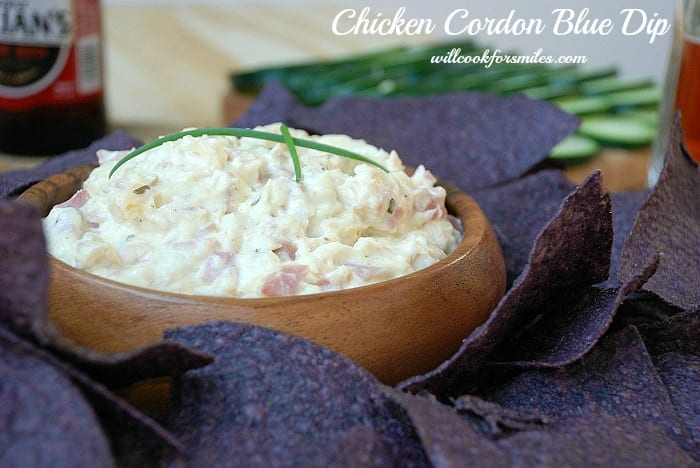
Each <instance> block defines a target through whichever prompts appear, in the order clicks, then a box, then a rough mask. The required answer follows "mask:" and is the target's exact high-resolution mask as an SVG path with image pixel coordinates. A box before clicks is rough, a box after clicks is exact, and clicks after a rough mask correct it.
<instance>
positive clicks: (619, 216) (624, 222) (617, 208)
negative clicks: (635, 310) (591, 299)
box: [605, 189, 650, 287]
mask: <svg viewBox="0 0 700 468" xmlns="http://www.w3.org/2000/svg"><path fill="white" fill-rule="evenodd" d="M649 193H650V190H648V189H647V190H640V191H637V192H617V193H613V194H611V195H610V197H611V198H612V210H613V231H614V237H613V247H612V254H611V260H610V278H608V281H607V282H606V283H605V286H606V287H616V286H620V281H619V279H618V278H617V265H618V263H619V262H620V254H621V253H622V249H623V247H624V245H625V241H626V240H627V237H628V236H629V234H630V231H631V230H632V224H633V223H634V220H635V218H636V217H637V213H638V212H639V209H640V208H641V206H642V204H643V203H644V202H645V201H646V199H647V198H649Z"/></svg>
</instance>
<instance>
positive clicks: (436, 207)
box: [413, 190, 447, 220]
mask: <svg viewBox="0 0 700 468" xmlns="http://www.w3.org/2000/svg"><path fill="white" fill-rule="evenodd" d="M422 194H425V195H426V196H427V202H426V198H425V197H416V202H414V205H413V206H414V209H415V210H416V212H418V213H430V218H429V219H430V220H436V219H442V218H444V217H445V216H447V210H446V209H445V206H444V205H443V203H442V198H441V197H440V196H439V195H438V194H436V193H434V192H433V191H430V190H423V193H422Z"/></svg>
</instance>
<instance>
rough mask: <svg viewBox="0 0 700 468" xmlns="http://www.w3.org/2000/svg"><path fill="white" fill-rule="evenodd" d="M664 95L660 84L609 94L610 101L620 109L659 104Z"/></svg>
mask: <svg viewBox="0 0 700 468" xmlns="http://www.w3.org/2000/svg"><path fill="white" fill-rule="evenodd" d="M662 97H663V90H662V89H661V87H660V86H649V87H647V88H641V89H635V90H633V91H620V92H617V93H611V94H608V99H609V100H610V103H611V104H612V105H613V107H615V108H618V109H619V108H637V107H644V106H653V105H658V104H659V102H661V98H662Z"/></svg>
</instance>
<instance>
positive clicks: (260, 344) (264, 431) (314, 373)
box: [166, 322, 426, 466]
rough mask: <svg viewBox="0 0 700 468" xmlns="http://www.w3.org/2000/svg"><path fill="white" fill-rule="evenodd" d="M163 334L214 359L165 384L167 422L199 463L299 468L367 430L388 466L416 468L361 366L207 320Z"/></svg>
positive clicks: (390, 409) (408, 445)
mask: <svg viewBox="0 0 700 468" xmlns="http://www.w3.org/2000/svg"><path fill="white" fill-rule="evenodd" d="M166 337H167V338H169V339H173V340H176V341H179V342H181V343H182V344H184V345H186V346H190V347H193V348H195V349H199V350H200V351H203V352H207V353H210V354H213V355H214V356H216V360H215V361H214V363H213V364H212V365H209V366H207V367H204V368H202V369H198V370H194V371H190V372H188V373H186V374H184V375H183V376H181V377H179V378H177V379H175V381H174V384H173V404H172V407H173V412H172V415H171V418H170V421H169V423H168V426H169V427H170V428H171V430H172V431H173V432H174V433H175V434H176V435H177V436H178V437H179V438H180V439H181V440H182V442H183V444H184V445H185V447H186V449H187V452H188V454H189V456H190V457H191V459H192V460H197V461H198V463H200V464H203V465H210V466H211V465H217V464H218V465H228V464H238V465H260V466H269V465H281V464H283V465H288V466H300V465H304V464H307V463H309V461H311V460H315V459H318V458H319V457H322V456H323V453H324V452H325V451H326V450H328V449H329V448H331V447H333V446H336V445H337V444H338V443H340V442H341V441H342V440H343V439H345V438H347V437H352V436H351V435H349V434H351V433H352V432H354V431H355V430H356V428H357V426H365V427H368V428H371V429H372V430H373V431H375V436H373V437H376V438H378V439H379V440H382V444H381V445H382V447H381V449H380V450H381V452H382V454H383V455H382V456H384V457H386V455H387V452H388V453H390V454H391V459H392V460H393V461H394V462H395V463H406V464H416V465H420V466H422V465H425V464H426V462H425V458H424V454H423V453H422V451H421V450H420V448H419V447H418V443H417V440H416V439H415V435H414V434H413V433H412V431H411V430H410V427H409V426H407V425H406V424H404V423H403V422H402V421H401V419H400V417H398V415H397V414H395V405H394V404H393V403H392V402H391V401H389V400H387V399H386V398H385V397H384V395H383V394H382V392H381V390H380V384H379V383H378V382H377V380H376V379H375V378H374V377H372V376H371V375H369V374H368V373H367V372H366V371H365V370H363V369H361V368H359V367H358V366H356V365H355V364H353V363H352V362H350V361H349V360H347V359H345V358H343V357H341V356H339V355H337V354H335V353H333V352H332V351H330V350H328V349H327V348H323V347H321V346H318V345H315V344H313V343H311V342H309V341H307V340H304V339H302V338H298V337H293V336H289V335H285V334H282V333H279V332H276V331H273V330H269V329H265V328H260V327H255V326H252V325H249V324H235V323H225V322H213V323H209V324H205V325H199V326H195V327H189V328H180V329H174V330H169V331H166Z"/></svg>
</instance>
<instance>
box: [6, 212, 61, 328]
mask: <svg viewBox="0 0 700 468" xmlns="http://www.w3.org/2000/svg"><path fill="white" fill-rule="evenodd" d="M45 250H46V244H45V242H44V234H43V232H42V230H41V223H40V222H39V212H38V210H37V209H36V208H35V207H34V206H33V205H29V204H23V203H15V202H10V201H6V200H2V199H0V325H4V326H5V327H7V328H9V329H11V330H12V331H14V332H15V333H18V334H20V335H22V336H30V337H32V338H34V339H37V340H39V341H46V340H47V334H48V330H47V328H48V325H47V319H46V313H45V311H46V304H47V302H48V293H47V287H48V284H49V274H48V272H49V269H48V260H47V258H46V254H45V253H44V252H45Z"/></svg>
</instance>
